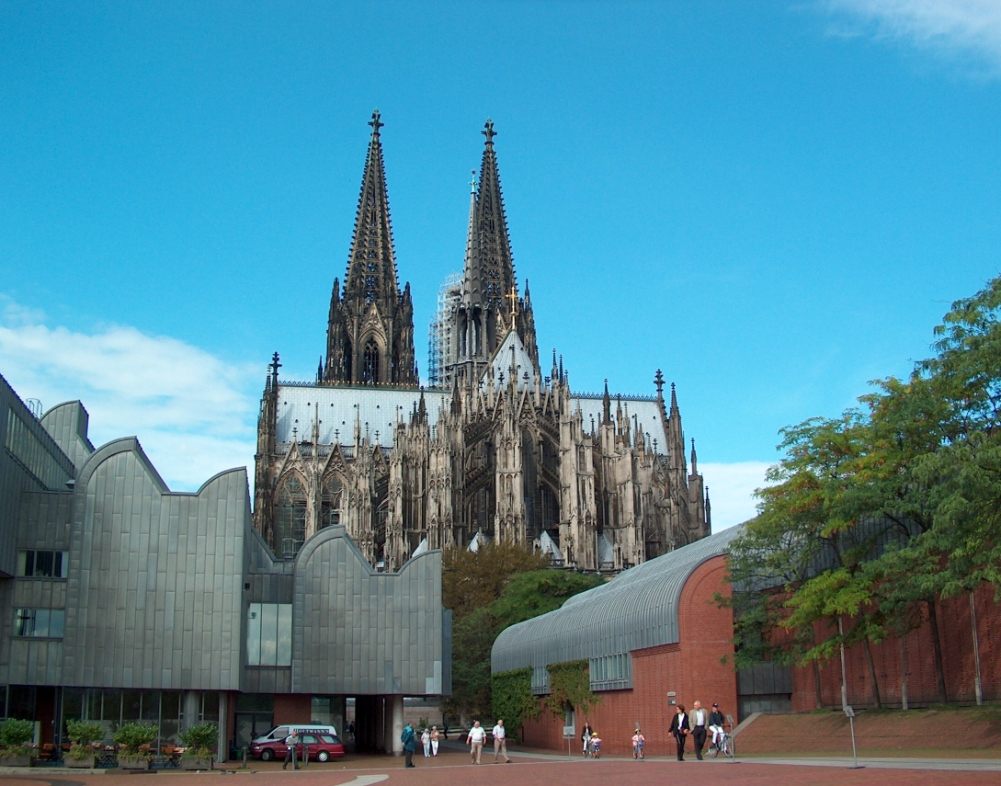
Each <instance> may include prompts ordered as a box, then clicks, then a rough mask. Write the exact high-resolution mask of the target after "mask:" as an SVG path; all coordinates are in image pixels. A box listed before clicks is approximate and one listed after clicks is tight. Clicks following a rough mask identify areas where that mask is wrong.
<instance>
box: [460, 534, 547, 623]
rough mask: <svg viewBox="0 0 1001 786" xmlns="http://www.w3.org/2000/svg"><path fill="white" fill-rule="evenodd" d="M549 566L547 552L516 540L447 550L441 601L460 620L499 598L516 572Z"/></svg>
mask: <svg viewBox="0 0 1001 786" xmlns="http://www.w3.org/2000/svg"><path fill="white" fill-rule="evenodd" d="M548 565H549V560H548V558H547V557H545V556H544V555H542V554H535V553H532V550H531V549H529V548H526V547H525V546H521V545H518V544H514V543H500V544H491V545H489V546H486V547H484V548H481V549H480V550H479V551H469V550H468V549H457V548H456V549H448V550H446V551H445V554H444V558H443V560H442V568H441V592H442V603H443V604H444V606H445V608H446V609H451V610H452V616H453V619H454V620H456V621H458V620H459V619H460V618H461V617H462V616H463V615H465V614H468V613H469V612H471V611H475V610H476V609H481V608H483V607H484V606H487V605H489V604H490V603H492V602H493V601H494V600H496V599H497V598H498V597H500V594H501V591H502V590H503V589H504V587H505V586H506V585H507V583H508V582H509V581H510V580H511V577H512V576H514V575H515V574H517V573H524V572H525V571H530V570H540V569H541V568H545V567H547V566H548Z"/></svg>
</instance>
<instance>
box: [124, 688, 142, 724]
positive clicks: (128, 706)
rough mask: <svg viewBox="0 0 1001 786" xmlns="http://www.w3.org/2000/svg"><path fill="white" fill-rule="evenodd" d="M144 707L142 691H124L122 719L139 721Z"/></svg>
mask: <svg viewBox="0 0 1001 786" xmlns="http://www.w3.org/2000/svg"><path fill="white" fill-rule="evenodd" d="M141 709H142V691H138V690H127V691H122V720H123V721H125V722H126V723H128V722H129V721H137V720H139V719H140V717H141V716H140V711H141Z"/></svg>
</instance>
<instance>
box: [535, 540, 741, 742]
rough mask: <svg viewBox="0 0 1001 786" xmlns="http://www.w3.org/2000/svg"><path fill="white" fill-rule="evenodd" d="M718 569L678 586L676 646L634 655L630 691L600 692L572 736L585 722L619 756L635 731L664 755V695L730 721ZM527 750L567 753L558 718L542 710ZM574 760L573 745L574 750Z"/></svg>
mask: <svg viewBox="0 0 1001 786" xmlns="http://www.w3.org/2000/svg"><path fill="white" fill-rule="evenodd" d="M724 575H725V563H724V560H723V558H722V557H716V558H714V559H711V560H709V561H708V562H706V563H704V564H702V565H701V566H699V567H698V568H697V569H696V570H695V572H694V573H693V574H692V575H691V576H690V577H689V579H688V581H687V582H685V586H684V588H683V589H682V593H681V601H680V603H679V606H678V625H679V634H680V639H681V642H680V644H668V645H664V646H661V647H650V648H648V649H643V650H634V651H633V653H632V656H633V688H632V690H621V691H602V692H601V693H599V694H598V695H599V696H600V697H601V703H600V704H599V705H598V706H597V707H595V708H594V709H593V710H592V711H591V712H590V713H589V714H588V715H587V716H583V715H582V714H581V713H577V717H576V719H575V720H576V724H577V730H578V733H579V732H580V730H581V729H583V727H584V724H585V723H586V722H587V721H590V723H591V726H592V727H593V728H594V730H595V732H597V733H598V734H599V736H600V737H601V739H602V750H603V751H606V752H608V753H610V754H615V755H622V754H627V753H630V752H631V751H632V743H631V741H630V738H631V737H632V735H633V729H635V728H636V724H637V723H638V724H639V725H640V727H641V728H642V729H643V735H644V736H645V737H646V740H647V752H648V753H649V754H650V755H652V756H654V755H655V756H664V755H668V754H669V753H671V752H672V751H673V750H674V739H673V738H671V737H669V736H668V734H667V729H668V726H669V725H670V719H671V715H672V714H673V710H671V709H670V708H669V706H668V703H667V694H668V692H669V691H673V692H674V693H676V694H677V701H679V702H682V703H684V704H686V705H687V706H689V707H691V704H692V702H693V701H695V699H699V700H701V701H702V703H703V704H704V705H707V706H708V705H711V704H712V702H714V701H718V702H719V703H720V705H721V708H722V709H723V711H724V712H730V713H732V714H733V715H734V716H735V717H736V706H737V691H736V680H735V678H734V674H733V667H732V664H731V663H729V662H728V663H727V664H725V665H724V664H721V663H720V658H722V657H723V656H724V655H729V656H732V655H733V646H732V645H731V644H730V638H731V637H732V636H733V623H732V615H731V612H730V611H728V610H720V609H718V608H716V605H715V604H713V603H712V598H713V594H714V593H715V592H725V594H729V588H728V587H725V586H724V585H723V583H722V582H723V578H724ZM524 730H525V742H526V743H527V744H528V745H531V746H534V747H540V748H551V749H554V750H564V751H565V750H566V749H567V744H566V741H565V740H564V739H563V718H562V717H560V718H555V717H554V716H553V715H552V713H550V712H549V711H548V710H543V713H542V715H541V716H540V717H539V719H538V720H537V721H529V722H528V723H526V724H525V729H524ZM573 750H574V753H575V754H579V753H580V742H579V741H575V743H574V745H573Z"/></svg>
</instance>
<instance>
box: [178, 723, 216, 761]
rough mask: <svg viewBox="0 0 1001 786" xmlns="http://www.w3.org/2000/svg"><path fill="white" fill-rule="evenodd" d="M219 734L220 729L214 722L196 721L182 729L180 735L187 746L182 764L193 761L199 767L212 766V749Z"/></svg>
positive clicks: (182, 757)
mask: <svg viewBox="0 0 1001 786" xmlns="http://www.w3.org/2000/svg"><path fill="white" fill-rule="evenodd" d="M218 735H219V730H218V728H217V727H216V725H215V724H214V723H196V724H195V725H194V726H189V727H188V728H187V729H185V730H184V731H182V732H181V733H180V734H179V735H178V736H179V737H180V738H181V742H183V743H184V745H185V746H186V750H185V751H184V754H183V755H182V756H181V763H182V765H183V764H185V763H191V764H192V765H193V766H197V767H198V769H206V768H208V767H211V766H212V749H213V748H214V747H215V743H216V740H217V739H218ZM196 763H197V764H196Z"/></svg>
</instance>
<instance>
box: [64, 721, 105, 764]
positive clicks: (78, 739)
mask: <svg viewBox="0 0 1001 786" xmlns="http://www.w3.org/2000/svg"><path fill="white" fill-rule="evenodd" d="M66 736H67V737H69V739H70V742H72V743H73V744H72V745H71V746H70V756H71V757H72V758H74V759H85V758H87V757H88V756H92V755H94V748H93V745H94V743H97V742H100V741H101V740H103V739H104V728H103V727H102V726H101V724H100V723H98V722H97V721H80V720H71V721H66Z"/></svg>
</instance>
